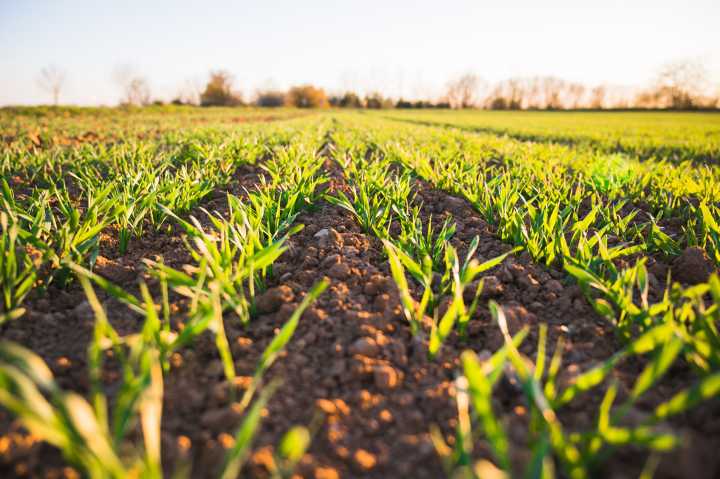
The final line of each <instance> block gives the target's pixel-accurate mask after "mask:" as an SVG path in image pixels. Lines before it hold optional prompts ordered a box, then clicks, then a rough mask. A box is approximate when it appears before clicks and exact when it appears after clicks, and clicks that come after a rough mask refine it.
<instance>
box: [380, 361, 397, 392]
mask: <svg viewBox="0 0 720 479" xmlns="http://www.w3.org/2000/svg"><path fill="white" fill-rule="evenodd" d="M373 379H374V380H375V385H376V386H377V387H378V388H380V389H382V390H390V389H395V388H396V387H398V385H399V384H400V375H399V374H398V372H397V371H396V370H395V369H394V368H392V367H391V366H388V365H385V364H380V365H377V366H375V368H374V370H373Z"/></svg>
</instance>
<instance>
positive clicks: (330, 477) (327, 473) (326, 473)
mask: <svg viewBox="0 0 720 479" xmlns="http://www.w3.org/2000/svg"><path fill="white" fill-rule="evenodd" d="M314 472H315V479H340V474H339V473H338V472H337V470H336V469H333V468H332V467H324V466H319V467H316V468H315V471H314Z"/></svg>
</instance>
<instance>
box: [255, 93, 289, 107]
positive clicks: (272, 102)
mask: <svg viewBox="0 0 720 479" xmlns="http://www.w3.org/2000/svg"><path fill="white" fill-rule="evenodd" d="M255 104H256V105H257V106H262V107H279V106H283V105H284V104H285V92H282V91H278V90H267V91H261V92H258V94H257V98H256V99H255Z"/></svg>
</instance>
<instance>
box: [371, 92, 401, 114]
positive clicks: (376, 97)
mask: <svg viewBox="0 0 720 479" xmlns="http://www.w3.org/2000/svg"><path fill="white" fill-rule="evenodd" d="M394 106H395V103H394V102H393V101H392V100H391V99H390V98H385V97H384V96H382V94H381V93H380V92H373V93H369V94H368V95H366V96H365V108H370V109H375V110H379V109H381V108H393V107H394Z"/></svg>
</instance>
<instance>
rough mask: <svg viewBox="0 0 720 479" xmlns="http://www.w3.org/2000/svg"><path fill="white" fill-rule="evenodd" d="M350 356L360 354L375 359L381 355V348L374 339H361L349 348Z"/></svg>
mask: <svg viewBox="0 0 720 479" xmlns="http://www.w3.org/2000/svg"><path fill="white" fill-rule="evenodd" d="M349 351H350V354H353V355H354V354H359V355H361V356H367V357H370V358H375V357H377V356H378V354H379V353H380V348H379V347H378V345H377V343H376V342H375V340H374V339H372V338H360V339H358V340H357V341H355V342H354V343H353V344H352V345H351V346H350V348H349Z"/></svg>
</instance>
